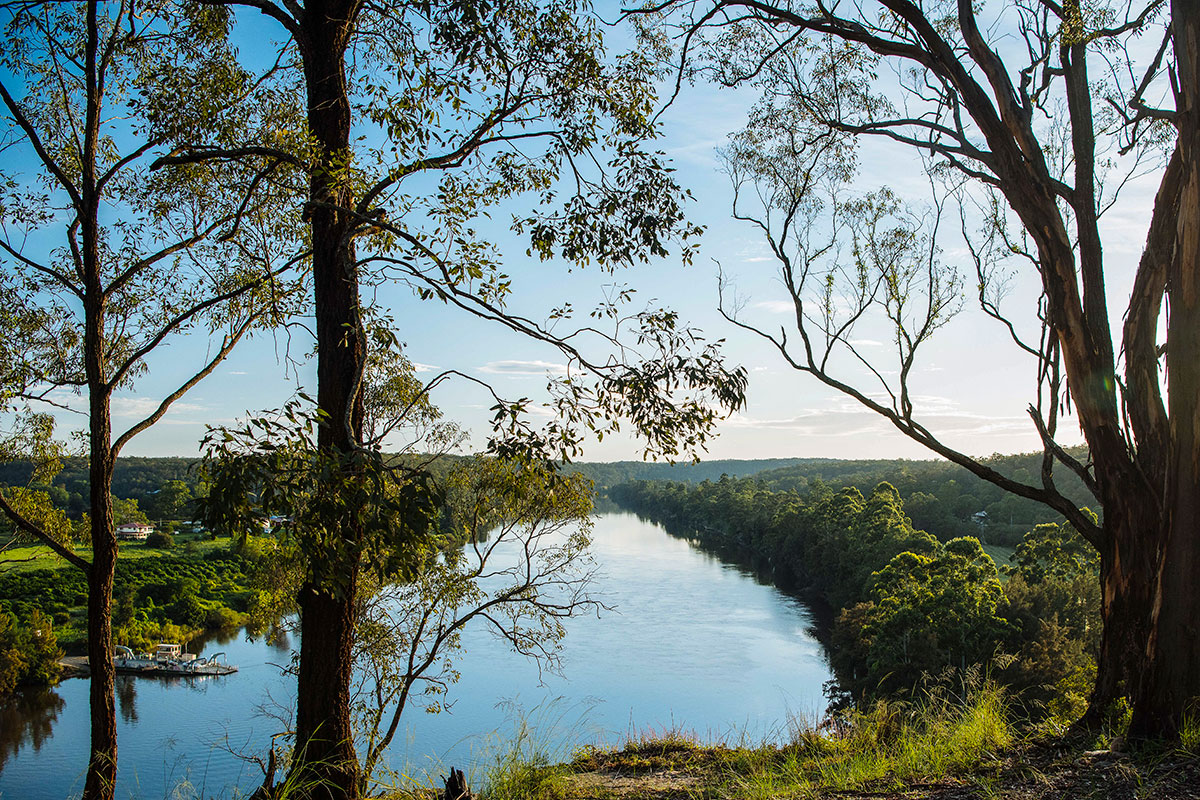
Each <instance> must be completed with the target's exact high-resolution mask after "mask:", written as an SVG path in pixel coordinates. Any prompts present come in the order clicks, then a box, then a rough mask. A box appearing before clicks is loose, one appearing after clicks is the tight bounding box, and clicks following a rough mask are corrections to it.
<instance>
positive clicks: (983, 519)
mask: <svg viewBox="0 0 1200 800" xmlns="http://www.w3.org/2000/svg"><path fill="white" fill-rule="evenodd" d="M971 521H972V522H974V523H975V524H976V525H978V526H979V527H981V528H982V527H983V526H985V525H987V524H988V513H987V512H986V511H976V512H975V513H974V514H972V515H971Z"/></svg>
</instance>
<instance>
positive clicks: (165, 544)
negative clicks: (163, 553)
mask: <svg viewBox="0 0 1200 800" xmlns="http://www.w3.org/2000/svg"><path fill="white" fill-rule="evenodd" d="M174 546H175V537H174V536H172V535H171V534H169V533H167V532H166V531H155V532H154V533H152V534H150V535H149V536H148V537H146V547H153V548H154V549H156V550H170V549H171V548H172V547H174Z"/></svg>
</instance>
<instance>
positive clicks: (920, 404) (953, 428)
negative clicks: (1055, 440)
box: [725, 395, 1030, 437]
mask: <svg viewBox="0 0 1200 800" xmlns="http://www.w3.org/2000/svg"><path fill="white" fill-rule="evenodd" d="M913 405H914V406H915V408H916V411H915V413H914V418H915V419H916V420H917V421H919V422H920V423H922V424H923V425H925V426H926V427H928V428H929V429H930V430H932V431H933V432H934V434H935V435H937V436H953V437H957V436H1013V435H1025V434H1028V433H1030V425H1029V420H1028V418H1026V417H1023V416H995V415H985V414H975V413H971V412H965V411H961V410H959V409H958V408H957V404H956V403H955V402H954V401H952V400H950V399H949V398H945V397H937V396H934V395H922V396H915V397H914V398H913ZM725 424H726V425H729V426H731V427H734V428H741V429H746V430H776V431H789V432H792V433H796V434H800V435H804V436H825V437H853V436H867V435H871V436H877V435H880V434H882V433H893V432H895V429H894V428H893V427H892V425H891V423H889V422H888V421H887V420H885V419H884V418H883V417H880V416H879V415H877V414H875V413H874V412H872V411H870V410H868V409H865V408H862V407H859V406H857V405H855V404H854V403H853V401H843V402H841V403H837V404H836V405H835V407H832V408H823V409H815V408H808V409H802V410H800V411H799V412H798V413H797V414H795V415H793V416H790V417H781V418H774V419H757V418H754V417H749V416H746V415H743V414H736V415H734V416H732V417H730V418H729V419H728V420H726V422H725Z"/></svg>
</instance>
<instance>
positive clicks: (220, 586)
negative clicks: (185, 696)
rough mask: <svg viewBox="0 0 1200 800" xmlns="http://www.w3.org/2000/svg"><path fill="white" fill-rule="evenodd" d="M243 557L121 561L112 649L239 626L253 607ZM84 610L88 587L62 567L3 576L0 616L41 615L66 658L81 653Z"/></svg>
mask: <svg viewBox="0 0 1200 800" xmlns="http://www.w3.org/2000/svg"><path fill="white" fill-rule="evenodd" d="M245 550H246V548H244V547H243V548H229V549H227V548H223V547H222V548H209V549H207V550H206V551H200V550H195V551H193V552H183V553H179V554H163V555H161V556H158V557H144V558H124V559H120V560H118V562H117V572H116V578H115V581H114V586H113V598H114V602H113V636H114V641H115V642H116V643H118V644H125V645H128V646H130V647H132V648H134V649H144V648H147V647H149V646H151V645H153V644H154V643H155V642H157V641H180V640H184V641H186V640H187V639H190V638H192V637H194V636H196V635H197V634H199V633H200V632H201V631H203V630H206V629H207V630H219V629H223V628H230V627H236V626H238V625H241V624H243V623H244V622H245V619H246V612H247V611H248V610H249V608H250V606H251V604H252V602H253V599H254V591H253V589H252V588H251V586H250V584H251V572H252V570H253V557H252V554H251V553H248V552H244V551H245ZM86 606H87V583H86V579H85V578H84V576H83V574H82V573H80V572H79V570H76V569H72V568H70V567H68V566H62V567H58V568H53V569H49V568H47V569H30V570H9V571H6V572H0V614H11V615H12V616H13V618H14V619H16V620H20V621H21V622H22V623H25V621H28V620H33V619H34V618H35V617H36V616H37V615H45V616H46V617H48V618H49V619H50V620H52V621H53V624H54V630H55V632H56V634H57V638H58V641H59V642H60V643H61V644H62V646H63V647H64V648H65V649H66V650H68V651H69V652H75V651H82V649H83V647H84V645H85V642H86V631H85V619H86V613H87V610H86ZM0 648H2V644H0ZM0 657H3V656H2V655H0Z"/></svg>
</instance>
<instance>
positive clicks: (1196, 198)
mask: <svg viewBox="0 0 1200 800" xmlns="http://www.w3.org/2000/svg"><path fill="white" fill-rule="evenodd" d="M1171 25H1172V36H1173V39H1174V50H1175V58H1176V86H1177V88H1176V92H1175V98H1176V115H1177V117H1176V127H1177V128H1178V131H1179V133H1178V137H1179V138H1178V147H1179V154H1180V157H1181V160H1182V174H1183V177H1182V190H1181V192H1180V198H1179V205H1178V208H1177V209H1176V225H1177V228H1176V252H1175V257H1174V258H1173V259H1171V261H1170V264H1169V266H1168V271H1167V298H1168V307H1169V309H1170V314H1169V316H1168V320H1167V342H1168V349H1167V383H1168V387H1169V397H1168V400H1167V409H1168V413H1169V414H1170V418H1171V441H1170V445H1169V448H1170V455H1169V460H1168V464H1167V486H1166V492H1165V498H1164V500H1165V514H1166V525H1165V532H1164V537H1163V541H1162V545H1161V558H1160V562H1159V564H1160V565H1159V572H1158V581H1157V584H1156V586H1155V596H1154V608H1153V619H1152V625H1151V629H1150V636H1149V641H1148V645H1147V654H1148V658H1149V664H1150V668H1149V669H1147V670H1146V672H1145V679H1144V680H1143V681H1142V683H1141V686H1140V687H1139V692H1138V694H1137V697H1136V701H1135V703H1134V715H1133V724H1132V726H1131V731H1132V733H1133V734H1134V735H1138V736H1165V737H1174V736H1176V735H1177V734H1178V732H1179V729H1180V725H1181V724H1182V722H1183V717H1184V715H1185V714H1188V713H1191V714H1193V715H1195V714H1200V708H1197V707H1196V706H1197V705H1200V591H1197V587H1200V8H1198V7H1197V6H1196V4H1195V3H1194V2H1192V1H1191V0H1174V2H1173V3H1172V4H1171Z"/></svg>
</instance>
